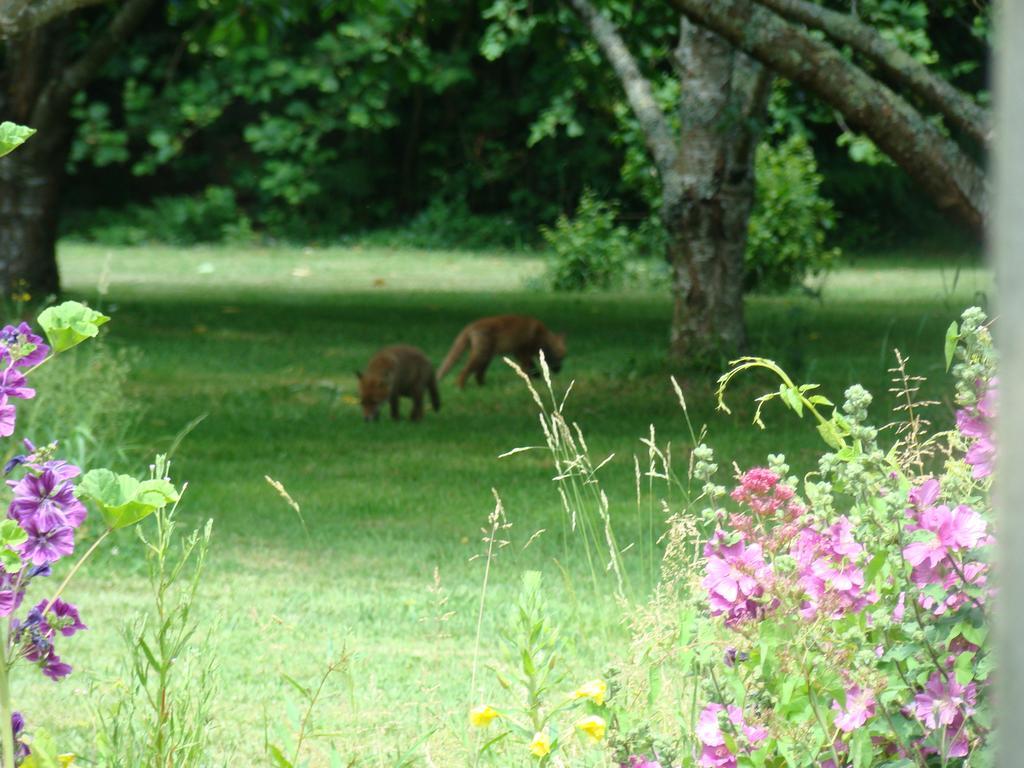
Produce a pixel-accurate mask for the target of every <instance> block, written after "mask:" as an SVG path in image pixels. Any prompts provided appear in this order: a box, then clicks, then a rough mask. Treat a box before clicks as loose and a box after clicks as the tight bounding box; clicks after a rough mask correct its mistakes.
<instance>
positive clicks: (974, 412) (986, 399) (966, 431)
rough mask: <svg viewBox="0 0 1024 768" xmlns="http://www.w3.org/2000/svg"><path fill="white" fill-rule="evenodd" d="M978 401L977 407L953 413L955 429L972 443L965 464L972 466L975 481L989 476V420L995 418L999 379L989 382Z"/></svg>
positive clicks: (992, 448) (992, 453) (993, 449)
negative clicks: (954, 414)
mask: <svg viewBox="0 0 1024 768" xmlns="http://www.w3.org/2000/svg"><path fill="white" fill-rule="evenodd" d="M984 386H985V391H984V392H983V393H982V394H981V396H980V397H979V398H978V402H977V404H976V405H974V406H972V407H970V408H963V409H961V410H959V411H957V412H956V428H957V429H958V430H959V431H960V434H961V435H963V436H964V437H966V438H968V439H969V440H971V441H972V443H971V446H970V448H968V449H967V454H966V455H965V456H964V461H966V462H967V463H968V464H970V465H971V466H972V467H973V470H972V472H971V474H972V476H973V477H974V479H975V480H980V479H981V478H984V477H988V476H989V475H991V474H992V469H993V466H994V464H995V458H996V445H995V442H994V440H993V435H992V421H993V419H994V418H995V415H996V400H997V398H998V390H999V380H998V379H992V381H990V382H988V384H987V385H984Z"/></svg>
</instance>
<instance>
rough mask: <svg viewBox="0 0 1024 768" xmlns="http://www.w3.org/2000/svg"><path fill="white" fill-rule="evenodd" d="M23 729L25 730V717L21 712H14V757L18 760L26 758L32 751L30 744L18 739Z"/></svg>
mask: <svg viewBox="0 0 1024 768" xmlns="http://www.w3.org/2000/svg"><path fill="white" fill-rule="evenodd" d="M23 730H25V718H24V717H22V716H21V712H12V713H11V731H12V732H13V733H14V757H15V758H16V759H17V760H18V761H21V760H24V759H25V758H26V757H28V756H29V755H30V754H31V752H32V750H30V749H29V748H28V744H25V743H24V742H23V741H19V740H18V736H19V735H20V734H21V732H22V731H23Z"/></svg>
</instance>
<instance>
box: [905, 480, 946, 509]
mask: <svg viewBox="0 0 1024 768" xmlns="http://www.w3.org/2000/svg"><path fill="white" fill-rule="evenodd" d="M909 497H910V503H911V504H913V505H914V507H915V508H917V509H919V510H921V509H926V508H928V507H930V506H931V505H932V504H934V503H935V501H936V499H938V498H939V481H938V480H936V479H935V478H934V477H929V478H928V479H927V480H925V481H924V482H923V483H922V484H921V485H919V486H918V487H917V488H914V489H912V490H911V491H910V494H909Z"/></svg>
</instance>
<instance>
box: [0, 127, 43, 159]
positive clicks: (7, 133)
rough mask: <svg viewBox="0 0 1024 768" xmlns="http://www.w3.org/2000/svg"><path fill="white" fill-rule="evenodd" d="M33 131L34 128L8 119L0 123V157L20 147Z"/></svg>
mask: <svg viewBox="0 0 1024 768" xmlns="http://www.w3.org/2000/svg"><path fill="white" fill-rule="evenodd" d="M33 133H35V129H33V128H27V127H26V126H24V125H18V124H17V123H12V122H10V121H9V120H5V121H4V122H2V123H0V157H3V156H4V155H6V154H8V153H10V152H13V151H14V150H15V149H17V148H18V147H20V146H21V145H22V144H24V143H25V142H26V141H28V139H29V137H30V136H31V135H32V134H33Z"/></svg>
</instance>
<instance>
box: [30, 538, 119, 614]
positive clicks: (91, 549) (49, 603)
mask: <svg viewBox="0 0 1024 768" xmlns="http://www.w3.org/2000/svg"><path fill="white" fill-rule="evenodd" d="M113 530H114V529H113V528H107V530H105V531H104V532H103V534H102V535H101V536H100V537H99V538H98V539H96V541H94V542H93V543H92V546H91V547H89V549H87V550H86V551H85V554H84V555H82V556H81V557H80V558H78V562H77V563H75V566H74V567H73V568H72V569H71V571H70V572H69V573H68V575H67V576H65V577H64V581H62V582H61V583H60V586H59V587H57V591H56V592H54V594H53V597H51V598H50V599H49V600H47V601H46V605H45V606H43V612H42V615H43V616H45V615H46V613H47V611H49V610H50V606H52V605H53V604H54V603H55V602H57V598H59V597H60V596H61V594H62V593H63V592H64V588H65V587H67V585H68V583H69V582H70V581H71V579H72V578H74V575H75V574H76V573H78V569H79V568H81V567H82V566H83V565H84V564H85V561H86V560H88V559H89V556H90V555H91V554H92V553H93V552H95V551H96V548H97V547H98V546H99V545H100V544H101V543H102V542H103V540H104V539H105V538H107V536H109V535H110V534H111V532H112V531H113Z"/></svg>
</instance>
